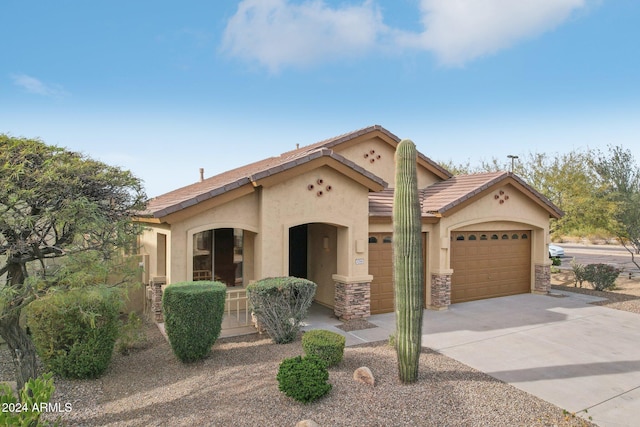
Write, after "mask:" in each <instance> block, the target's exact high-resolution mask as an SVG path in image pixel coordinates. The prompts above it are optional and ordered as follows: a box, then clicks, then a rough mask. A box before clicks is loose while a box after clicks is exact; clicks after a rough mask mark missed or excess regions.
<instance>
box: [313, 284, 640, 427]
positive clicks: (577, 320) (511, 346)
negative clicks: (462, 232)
mask: <svg viewBox="0 0 640 427" xmlns="http://www.w3.org/2000/svg"><path fill="white" fill-rule="evenodd" d="M553 295H556V296H548V295H532V294H523V295H515V296H511V297H503V298H492V299H487V300H481V301H473V302H467V303H461V304H453V305H452V306H451V307H450V308H449V309H448V310H445V311H431V310H425V312H424V323H423V328H422V330H423V333H424V335H423V337H422V345H423V346H425V347H429V348H432V349H434V350H437V351H439V352H440V353H443V354H445V355H447V356H449V357H451V358H453V359H456V360H458V361H460V362H462V363H464V364H465V365H468V366H471V367H473V368H475V369H477V370H479V371H482V372H485V373H487V374H489V375H491V376H493V377H495V378H498V379H500V380H502V381H504V382H507V383H509V384H511V385H513V386H515V387H517V388H519V389H521V390H524V391H526V392H527V393H530V394H533V395H534V396H537V397H539V398H541V399H544V400H546V401H547V402H550V403H553V404H554V405H556V406H559V407H560V408H562V409H566V410H567V411H569V412H575V413H576V414H577V415H579V416H581V417H583V418H585V419H588V418H589V417H591V418H592V421H594V422H595V423H597V424H598V425H599V426H601V427H606V426H638V425H640V315H638V314H634V313H628V312H626V311H620V310H614V309H611V308H605V307H599V306H595V305H591V304H589V303H590V302H595V301H599V300H601V299H602V298H597V297H592V296H588V295H581V294H577V293H572V292H562V291H555V290H554V291H553ZM310 312H311V313H310V316H309V317H308V319H307V321H308V324H307V326H306V327H305V329H318V328H320V329H328V330H332V331H334V332H337V333H340V334H342V335H344V336H345V337H346V340H347V342H346V344H347V345H348V346H349V345H357V344H362V343H365V342H372V341H379V340H387V339H388V338H389V335H391V334H394V333H395V314H394V313H387V314H378V315H374V316H371V317H369V318H368V319H367V320H368V321H369V322H370V323H373V324H375V325H376V326H377V328H371V329H363V330H358V331H352V332H344V331H342V330H340V329H338V328H337V327H336V325H337V324H339V321H338V320H337V319H335V317H332V311H331V310H330V309H327V308H325V307H320V306H317V305H315V304H314V306H312V310H310Z"/></svg>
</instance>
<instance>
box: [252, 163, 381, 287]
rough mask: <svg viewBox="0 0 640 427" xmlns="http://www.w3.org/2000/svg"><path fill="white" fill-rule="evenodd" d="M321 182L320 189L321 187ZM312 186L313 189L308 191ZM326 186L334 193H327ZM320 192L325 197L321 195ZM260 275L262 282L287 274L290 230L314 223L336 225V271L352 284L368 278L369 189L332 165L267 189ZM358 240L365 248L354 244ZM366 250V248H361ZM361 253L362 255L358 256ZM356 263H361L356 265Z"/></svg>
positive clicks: (263, 196) (263, 199)
mask: <svg viewBox="0 0 640 427" xmlns="http://www.w3.org/2000/svg"><path fill="white" fill-rule="evenodd" d="M318 180H322V181H321V182H322V184H318ZM309 185H313V186H314V188H313V189H312V190H309ZM327 186H331V189H330V190H329V191H327ZM318 191H322V192H323V193H322V195H321V196H318V194H317V193H318ZM260 200H261V205H260V225H261V227H260V230H261V236H260V238H259V239H258V240H259V243H258V248H257V251H256V255H257V259H256V265H257V271H259V272H261V274H262V276H263V277H268V276H278V275H283V274H284V275H286V274H287V273H288V271H289V256H288V254H289V237H288V236H289V228H290V227H293V226H296V225H300V224H310V223H325V224H331V225H334V226H336V236H337V237H336V240H337V243H336V244H337V247H336V260H337V262H336V271H334V272H332V274H337V275H339V276H343V277H345V278H348V279H350V280H356V279H358V280H362V279H364V278H366V279H368V278H369V276H368V271H367V261H368V260H367V250H366V242H367V238H368V215H369V201H368V189H367V188H366V187H364V186H362V185H360V184H358V183H356V182H354V181H352V180H350V179H347V178H345V177H344V175H342V174H341V173H339V172H337V171H335V170H334V169H332V168H330V167H328V166H322V167H320V168H317V169H314V170H312V171H309V172H305V173H303V174H301V175H299V176H296V177H294V178H292V179H289V180H287V181H285V182H281V183H278V184H276V185H274V186H271V187H268V188H263V189H262V191H261V196H260ZM357 240H360V241H361V243H357V242H356V241H357ZM363 248H364V249H363ZM359 250H362V252H359ZM356 259H362V260H363V261H358V264H356Z"/></svg>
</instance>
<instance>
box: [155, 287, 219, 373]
mask: <svg viewBox="0 0 640 427" xmlns="http://www.w3.org/2000/svg"><path fill="white" fill-rule="evenodd" d="M226 297H227V286H226V285H225V284H224V283H221V282H209V281H198V282H181V283H174V284H171V285H169V286H167V287H166V288H165V289H164V293H163V295H162V309H163V311H164V328H165V331H166V333H167V336H168V338H169V343H170V344H171V348H172V349H173V352H174V354H175V355H176V356H177V357H178V359H180V360H181V361H183V362H194V361H196V360H200V359H203V358H204V357H206V356H207V355H208V354H209V353H210V351H211V347H212V346H213V344H215V342H216V340H217V339H218V337H219V336H220V330H221V329H222V316H223V315H224V303H225V299H226Z"/></svg>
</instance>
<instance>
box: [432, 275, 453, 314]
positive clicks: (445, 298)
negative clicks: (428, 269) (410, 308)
mask: <svg viewBox="0 0 640 427" xmlns="http://www.w3.org/2000/svg"><path fill="white" fill-rule="evenodd" d="M430 292H431V304H430V305H429V307H428V308H429V309H431V310H445V309H447V308H449V306H450V305H451V274H432V275H431V291H430Z"/></svg>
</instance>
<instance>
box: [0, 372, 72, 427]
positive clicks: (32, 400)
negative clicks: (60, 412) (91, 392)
mask: <svg viewBox="0 0 640 427" xmlns="http://www.w3.org/2000/svg"><path fill="white" fill-rule="evenodd" d="M52 377H53V374H52V373H50V372H49V373H46V374H44V375H42V376H41V377H38V378H32V379H30V380H29V381H27V382H26V383H25V385H24V388H23V389H22V390H20V396H19V397H20V400H18V398H17V397H16V396H15V395H14V394H13V390H11V387H9V385H8V384H6V383H5V384H0V405H1V406H2V410H1V411H0V426H44V425H50V424H49V423H42V422H41V421H40V414H42V413H43V412H44V411H45V410H46V409H47V408H46V407H44V406H45V405H47V404H48V402H49V399H51V395H52V394H53V391H54V390H55V387H54V386H53V378H52ZM41 405H42V406H41ZM67 405H71V404H70V403H67V404H66V405H65V407H64V408H62V409H69V408H67ZM34 409H36V410H35V411H34Z"/></svg>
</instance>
